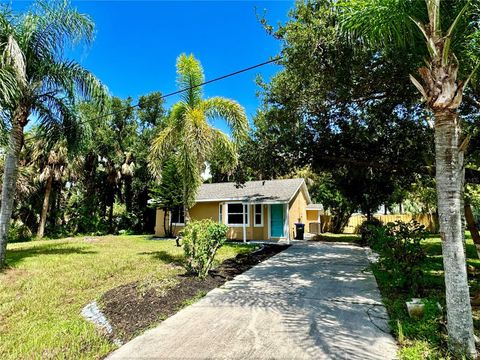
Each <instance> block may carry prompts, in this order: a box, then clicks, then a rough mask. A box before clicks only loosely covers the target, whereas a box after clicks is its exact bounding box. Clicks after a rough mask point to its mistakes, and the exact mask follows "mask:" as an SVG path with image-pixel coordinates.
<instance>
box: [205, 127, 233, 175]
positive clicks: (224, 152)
mask: <svg viewBox="0 0 480 360" xmlns="http://www.w3.org/2000/svg"><path fill="white" fill-rule="evenodd" d="M212 135H213V146H212V153H211V154H210V156H211V157H214V158H215V160H216V163H217V165H218V166H219V170H220V171H221V172H222V173H230V172H231V171H233V170H234V169H235V167H236V166H237V164H238V153H237V147H236V146H235V144H234V143H233V142H232V141H231V140H230V139H229V138H228V136H227V135H226V134H224V133H223V132H221V131H220V130H218V129H214V130H213V134H212Z"/></svg>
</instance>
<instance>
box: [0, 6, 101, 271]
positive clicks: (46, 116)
mask: <svg viewBox="0 0 480 360" xmlns="http://www.w3.org/2000/svg"><path fill="white" fill-rule="evenodd" d="M93 30H94V24H93V22H92V21H91V20H90V18H89V17H88V16H86V15H84V14H81V13H79V12H78V11H77V10H76V9H73V8H72V7H71V6H70V4H69V2H68V1H67V0H65V1H59V2H44V1H37V2H35V3H34V5H33V6H32V8H31V9H30V10H29V11H27V12H26V13H24V14H15V13H13V12H12V11H11V10H9V9H7V10H2V11H1V12H0V46H1V48H0V49H1V50H2V51H0V53H3V54H4V57H5V59H3V62H4V63H5V64H7V65H8V67H6V69H7V68H8V69H10V71H11V72H12V73H13V74H14V78H15V84H16V91H15V93H14V94H13V96H11V97H9V98H8V99H5V101H2V103H1V112H2V115H3V116H1V117H0V119H7V120H8V124H4V125H5V127H8V128H9V129H10V130H9V140H8V141H9V143H8V145H7V147H6V158H5V166H4V172H3V184H2V199H1V208H0V267H1V266H3V265H4V263H5V251H6V241H7V235H8V229H9V224H10V218H11V214H12V207H13V199H14V194H15V182H16V178H17V169H18V157H19V153H20V151H21V149H22V146H23V141H24V139H23V134H24V128H25V126H26V125H27V123H28V122H29V119H30V116H31V115H32V114H33V115H36V118H37V119H38V125H39V127H40V129H42V130H43V133H44V135H45V136H46V137H47V138H48V139H49V140H56V139H58V138H60V137H61V136H62V135H64V136H65V137H66V138H67V143H70V141H69V140H72V139H73V138H74V137H75V136H76V135H78V132H77V130H78V129H79V126H78V122H77V116H76V111H75V105H76V102H77V99H78V98H79V97H83V98H84V99H85V100H92V99H94V100H98V101H101V100H103V99H104V97H105V92H106V91H105V89H104V87H103V86H102V85H101V84H100V82H99V81H98V80H97V79H96V78H95V77H94V76H93V75H92V74H91V73H90V72H89V71H87V70H86V69H84V68H83V67H82V66H80V65H79V64H78V63H76V62H74V61H69V60H65V59H64V56H63V55H64V54H63V52H64V48H65V47H66V46H67V45H78V44H81V43H85V44H88V43H90V42H91V41H92V40H93V33H94V32H93ZM2 66H3V64H2ZM0 82H1V79H0ZM0 100H3V99H0Z"/></svg>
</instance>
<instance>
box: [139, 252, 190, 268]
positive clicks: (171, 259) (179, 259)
mask: <svg viewBox="0 0 480 360" xmlns="http://www.w3.org/2000/svg"><path fill="white" fill-rule="evenodd" d="M138 255H148V256H150V257H152V258H153V259H155V260H160V261H162V262H164V263H167V264H174V265H183V264H184V261H185V259H184V257H183V255H173V254H171V253H169V252H166V251H164V250H161V251H147V252H141V253H138Z"/></svg>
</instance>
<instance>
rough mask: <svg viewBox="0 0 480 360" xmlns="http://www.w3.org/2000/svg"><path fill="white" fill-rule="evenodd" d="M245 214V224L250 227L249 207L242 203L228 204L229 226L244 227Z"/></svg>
mask: <svg viewBox="0 0 480 360" xmlns="http://www.w3.org/2000/svg"><path fill="white" fill-rule="evenodd" d="M244 212H245V223H246V226H248V225H249V221H248V219H249V216H248V215H249V211H248V205H246V204H241V203H229V204H227V225H230V226H242V225H243V221H242V217H243V213H244Z"/></svg>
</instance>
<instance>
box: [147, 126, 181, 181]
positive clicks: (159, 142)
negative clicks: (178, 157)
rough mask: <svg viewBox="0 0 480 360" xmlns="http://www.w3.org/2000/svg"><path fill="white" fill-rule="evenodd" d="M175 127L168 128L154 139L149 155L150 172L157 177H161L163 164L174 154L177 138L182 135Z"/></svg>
mask: <svg viewBox="0 0 480 360" xmlns="http://www.w3.org/2000/svg"><path fill="white" fill-rule="evenodd" d="M176 130H177V129H176V128H175V126H167V127H166V128H164V129H163V130H161V131H160V132H158V134H157V135H156V136H155V137H154V138H153V141H152V145H151V147H150V154H149V155H148V162H149V168H150V171H151V172H152V173H153V174H154V175H155V176H157V177H158V176H160V173H161V170H162V165H163V162H164V161H165V160H166V159H167V158H168V157H169V156H170V155H172V154H173V152H174V150H175V145H176V143H177V138H178V136H179V135H180V134H179V133H178V132H177V131H176Z"/></svg>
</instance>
